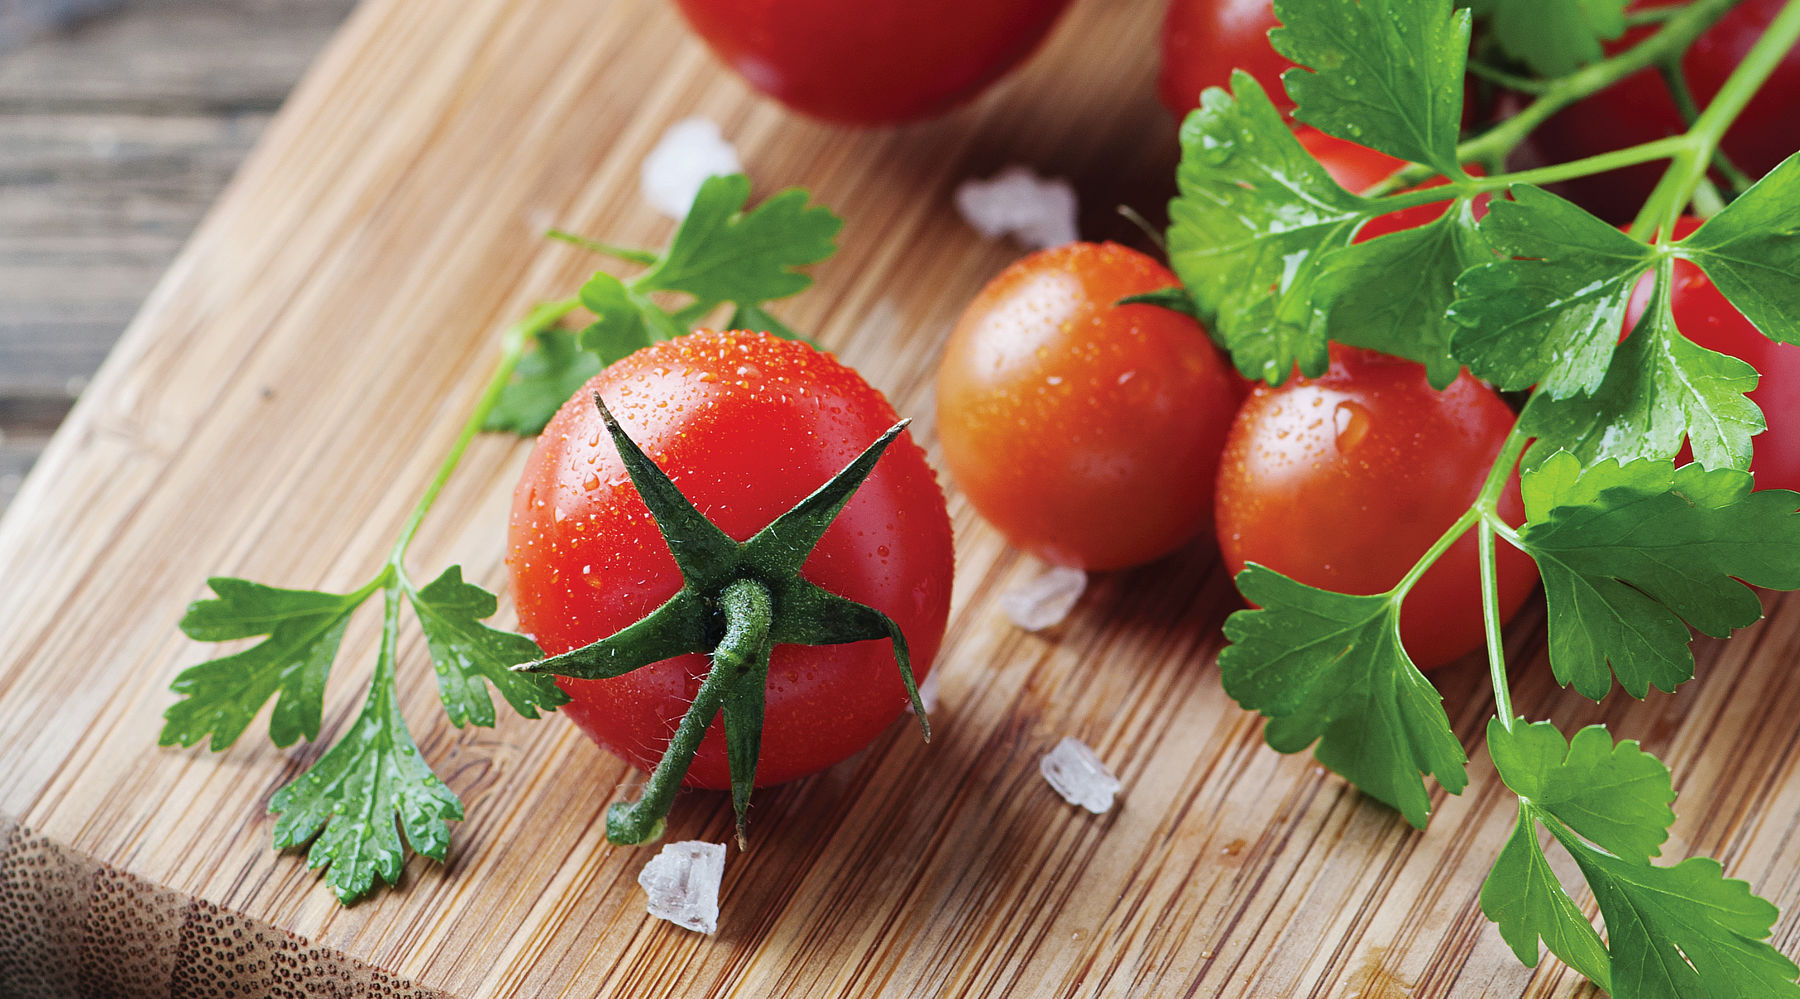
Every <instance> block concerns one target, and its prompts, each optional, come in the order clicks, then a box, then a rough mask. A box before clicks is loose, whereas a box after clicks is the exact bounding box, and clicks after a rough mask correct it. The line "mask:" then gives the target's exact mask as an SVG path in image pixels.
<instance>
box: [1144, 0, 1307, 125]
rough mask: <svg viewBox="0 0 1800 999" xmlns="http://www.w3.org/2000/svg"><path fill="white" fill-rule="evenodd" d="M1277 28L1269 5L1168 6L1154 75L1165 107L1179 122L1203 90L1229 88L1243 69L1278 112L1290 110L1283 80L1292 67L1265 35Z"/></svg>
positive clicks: (1237, 1)
mask: <svg viewBox="0 0 1800 999" xmlns="http://www.w3.org/2000/svg"><path fill="white" fill-rule="evenodd" d="M1280 23H1281V22H1279V21H1277V20H1275V4H1274V3H1273V0H1170V2H1169V10H1168V13H1167V14H1165V15H1164V17H1163V30H1162V66H1161V68H1160V69H1159V70H1158V72H1157V74H1156V92H1157V95H1158V96H1160V97H1161V98H1162V102H1163V106H1164V107H1166V108H1168V109H1169V111H1170V113H1171V114H1173V115H1175V116H1176V117H1177V118H1179V117H1181V116H1183V115H1185V114H1187V113H1188V112H1189V111H1191V110H1193V109H1194V108H1196V107H1198V106H1199V104H1200V92H1201V91H1202V90H1205V89H1206V88H1207V87H1225V86H1229V85H1230V84H1231V71H1232V70H1234V69H1241V70H1243V71H1244V72H1246V73H1249V74H1250V75H1251V76H1253V77H1255V78H1256V82H1257V83H1260V84H1262V88H1263V90H1264V91H1265V92H1267V93H1268V95H1269V100H1271V101H1273V102H1274V103H1275V106H1276V107H1277V108H1279V109H1280V110H1281V111H1283V112H1287V111H1291V110H1293V108H1294V102H1293V101H1290V100H1288V96H1287V88H1285V87H1283V86H1282V85H1281V74H1282V73H1283V72H1285V71H1287V69H1288V68H1289V67H1291V66H1293V65H1294V64H1293V63H1291V62H1288V61H1287V60H1286V59H1284V58H1282V57H1281V56H1280V55H1279V54H1277V53H1276V51H1275V50H1274V49H1273V48H1271V47H1270V46H1269V29H1271V28H1273V27H1275V26H1276V25H1278V24H1280Z"/></svg>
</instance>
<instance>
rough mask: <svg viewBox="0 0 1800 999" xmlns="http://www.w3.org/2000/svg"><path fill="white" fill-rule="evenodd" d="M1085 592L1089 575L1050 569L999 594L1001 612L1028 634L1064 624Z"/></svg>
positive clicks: (1055, 567)
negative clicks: (1028, 632) (1064, 620)
mask: <svg viewBox="0 0 1800 999" xmlns="http://www.w3.org/2000/svg"><path fill="white" fill-rule="evenodd" d="M1086 589H1087V573H1085V572H1082V571H1081V570H1080V569H1071V568H1069V567H1067V566H1061V565H1057V566H1051V567H1050V568H1048V569H1046V570H1044V571H1043V572H1041V573H1039V574H1037V575H1036V576H1033V577H1032V578H1030V579H1028V580H1026V581H1025V582H1023V583H1020V584H1019V585H1017V586H1014V587H1013V588H1012V589H1010V590H1007V591H1006V592H1005V593H1002V594H1000V609H1001V610H1002V611H1004V612H1005V613H1006V616H1007V617H1008V618H1011V619H1012V623H1013V624H1016V625H1018V626H1019V627H1021V628H1024V629H1025V630H1026V631H1043V630H1044V629H1045V628H1054V627H1056V626H1057V625H1059V624H1061V623H1062V622H1063V619H1064V618H1066V617H1068V616H1069V612H1070V611H1072V610H1074V609H1075V603H1076V601H1078V600H1080V599H1081V594H1082V592H1083V591H1085V590H1086Z"/></svg>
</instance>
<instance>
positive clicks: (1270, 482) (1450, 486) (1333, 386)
mask: <svg viewBox="0 0 1800 999" xmlns="http://www.w3.org/2000/svg"><path fill="white" fill-rule="evenodd" d="M1513 422H1514V417H1513V412H1512V410H1510V409H1508V408H1507V406H1506V403H1504V402H1502V401H1501V400H1500V397H1499V396H1497V395H1495V394H1494V392H1493V390H1492V389H1489V388H1488V387H1487V386H1485V385H1483V384H1482V383H1480V382H1478V381H1476V380H1475V379H1474V378H1471V377H1470V376H1469V375H1468V374H1467V373H1466V372H1465V373H1463V374H1462V375H1460V376H1458V378H1457V379H1456V381H1454V382H1452V383H1451V384H1450V386H1449V387H1448V388H1446V389H1445V390H1444V391H1442V392H1437V391H1434V390H1433V389H1432V388H1431V386H1430V385H1429V384H1428V383H1427V382H1426V380H1425V369H1424V368H1423V367H1422V366H1420V365H1418V364H1414V363H1413V362H1411V361H1403V360H1399V359H1396V358H1392V357H1387V356H1385V355H1382V354H1377V353H1375V352H1374V351H1367V350H1354V349H1350V348H1345V347H1340V346H1338V345H1337V344H1333V345H1332V348H1331V367H1330V368H1329V369H1328V370H1327V371H1326V372H1325V374H1324V375H1322V376H1320V377H1318V378H1314V379H1305V378H1293V379H1289V380H1288V381H1287V382H1286V383H1284V384H1283V385H1282V386H1281V387H1279V388H1270V387H1269V386H1267V385H1262V384H1259V385H1257V386H1256V387H1255V388H1254V389H1253V390H1252V391H1251V393H1250V397H1249V398H1248V399H1246V400H1245V401H1244V406H1243V408H1242V409H1241V410H1239V411H1238V414H1237V419H1236V420H1235V421H1234V422H1233V423H1232V425H1231V435H1230V437H1228V438H1227V439H1226V443H1225V454H1224V458H1223V460H1222V462H1221V464H1220V467H1219V490H1218V496H1217V503H1218V506H1217V516H1218V529H1219V550H1220V553H1221V554H1222V555H1223V556H1224V558H1225V562H1226V564H1227V565H1228V566H1230V568H1231V570H1232V572H1234V573H1235V572H1238V571H1239V570H1241V569H1243V567H1244V565H1245V564H1246V563H1249V562H1255V563H1258V564H1260V565H1264V566H1267V567H1268V568H1271V569H1274V570H1276V571H1277V572H1280V573H1283V574H1285V575H1287V576H1289V577H1291V578H1293V579H1297V580H1299V581H1300V582H1302V583H1306V584H1308V585H1310V586H1317V587H1321V588H1324V589H1330V590H1335V591H1337V592H1339V593H1381V592H1384V591H1386V590H1389V589H1391V588H1393V586H1394V584H1396V583H1398V582H1399V581H1400V579H1401V577H1403V576H1404V575H1405V574H1406V573H1407V571H1408V570H1410V569H1411V568H1412V566H1413V564H1414V563H1415V562H1417V561H1418V559H1419V557H1420V556H1421V555H1423V554H1424V553H1425V552H1426V550H1427V549H1429V548H1430V547H1431V546H1432V544H1433V543H1434V542H1436V541H1437V539H1438V537H1439V536H1441V535H1442V534H1443V533H1444V531H1445V530H1447V529H1448V528H1449V527H1450V525H1451V524H1452V523H1454V522H1455V521H1456V519H1457V518H1458V517H1460V516H1462V514H1463V513H1464V511H1466V510H1467V509H1468V508H1469V506H1470V505H1471V504H1472V503H1473V502H1474V500H1475V497H1476V496H1477V495H1479V493H1480V492H1481V485H1482V482H1483V481H1485V479H1486V478H1487V474H1488V470H1489V469H1490V468H1491V467H1492V465H1493V462H1494V459H1495V456H1496V455H1497V454H1498V453H1499V451H1500V447H1501V445H1502V444H1503V443H1504V441H1505V439H1506V436H1507V433H1508V431H1509V430H1511V429H1512V425H1513ZM1500 513H1501V516H1502V517H1503V518H1504V519H1505V520H1506V521H1507V522H1508V523H1512V524H1519V523H1523V522H1524V520H1525V509H1524V503H1523V501H1522V500H1521V499H1520V496H1519V484H1518V476H1517V474H1516V473H1515V474H1514V476H1513V479H1512V481H1511V482H1510V483H1508V485H1507V488H1506V491H1505V493H1504V494H1503V496H1502V498H1501V501H1500ZM1497 548H1498V557H1499V569H1500V577H1499V578H1500V612H1501V616H1502V619H1504V618H1508V617H1511V616H1512V615H1513V613H1514V612H1516V611H1517V610H1518V609H1519V605H1520V604H1522V603H1524V602H1525V598H1526V597H1527V596H1529V595H1530V594H1531V591H1532V589H1533V588H1535V587H1536V585H1537V567H1536V565H1535V564H1534V563H1533V562H1532V561H1531V559H1530V558H1529V557H1528V556H1526V555H1525V554H1524V553H1523V552H1520V551H1518V550H1517V549H1515V548H1513V547H1512V546H1510V545H1508V544H1506V543H1505V542H1504V541H1501V542H1498V544H1497ZM1479 571H1480V570H1479V568H1478V565H1477V562H1476V538H1475V532H1474V531H1470V532H1469V533H1468V534H1465V535H1463V537H1462V538H1461V539H1459V540H1458V541H1457V542H1456V544H1455V545H1454V546H1453V547H1452V548H1451V549H1450V550H1449V551H1448V552H1446V553H1445V554H1444V556H1443V557H1442V558H1441V559H1439V560H1438V562H1437V563H1436V564H1434V565H1433V566H1432V567H1431V568H1430V569H1429V570H1427V571H1426V573H1425V575H1424V577H1423V578H1421V579H1420V580H1419V582H1418V584H1417V585H1416V586H1414V587H1413V589H1412V590H1411V592H1409V593H1408V594H1407V597H1406V602H1405V604H1404V605H1403V607H1402V609H1401V617H1400V635H1401V641H1402V642H1403V643H1404V644H1405V646H1406V651H1407V654H1408V655H1410V656H1411V657H1412V660H1413V662H1414V663H1415V664H1417V665H1418V666H1419V667H1420V668H1421V669H1429V668H1431V667H1434V666H1439V665H1442V664H1444V663H1447V662H1449V661H1451V660H1453V659H1455V658H1457V657H1458V656H1461V655H1462V654H1464V653H1466V652H1468V651H1470V650H1472V649H1474V648H1476V647H1478V646H1480V645H1481V644H1482V637H1483V628H1482V614H1481V580H1480V575H1479Z"/></svg>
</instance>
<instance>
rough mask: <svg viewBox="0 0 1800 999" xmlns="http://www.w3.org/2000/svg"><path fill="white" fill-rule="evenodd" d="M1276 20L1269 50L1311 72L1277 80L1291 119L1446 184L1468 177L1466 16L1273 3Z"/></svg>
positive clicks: (1373, 5)
mask: <svg viewBox="0 0 1800 999" xmlns="http://www.w3.org/2000/svg"><path fill="white" fill-rule="evenodd" d="M1275 16H1276V18H1277V19H1278V20H1280V21H1281V25H1282V26H1281V27H1278V28H1276V29H1274V30H1273V31H1271V32H1269V41H1270V43H1271V44H1273V45H1274V46H1275V50H1276V51H1277V52H1280V53H1281V54H1282V55H1284V56H1286V57H1288V59H1290V60H1292V61H1293V62H1294V63H1295V64H1296V65H1298V66H1302V67H1306V69H1290V70H1288V71H1287V72H1286V73H1284V74H1282V77H1281V82H1282V83H1283V84H1284V85H1285V86H1286V87H1287V92H1288V95H1289V96H1291V97H1292V98H1293V99H1294V103H1295V105H1296V108H1295V111H1294V117H1295V118H1298V119H1299V120H1301V121H1303V122H1306V123H1307V124H1309V125H1312V126H1314V127H1316V128H1318V129H1319V130H1320V131H1323V132H1327V133H1329V134H1331V135H1335V136H1337V137H1338V138H1340V139H1348V140H1349V141H1351V142H1357V143H1361V144H1362V145H1365V146H1368V147H1370V148H1371V149H1379V150H1381V151H1382V152H1384V153H1387V154H1389V155H1391V156H1398V157H1400V158H1401V159H1403V160H1412V161H1413V162H1415V163H1425V164H1429V165H1430V166H1431V167H1433V168H1434V169H1436V170H1437V172H1439V173H1441V174H1444V175H1446V176H1451V177H1454V176H1458V175H1460V174H1461V173H1462V167H1461V165H1460V164H1459V163H1457V161H1456V142H1457V138H1458V132H1459V131H1460V129H1461V127H1462V100H1463V65H1464V63H1465V62H1466V61H1467V59H1468V53H1469V14H1468V12H1467V11H1458V10H1455V9H1453V8H1452V7H1451V5H1450V0H1360V2H1357V3H1344V2H1338V3H1318V2H1304V3H1303V2H1297V0H1276V3H1275ZM1308 69H1310V70H1311V72H1307V70H1308ZM1233 88H1234V89H1236V85H1235V84H1234V85H1233Z"/></svg>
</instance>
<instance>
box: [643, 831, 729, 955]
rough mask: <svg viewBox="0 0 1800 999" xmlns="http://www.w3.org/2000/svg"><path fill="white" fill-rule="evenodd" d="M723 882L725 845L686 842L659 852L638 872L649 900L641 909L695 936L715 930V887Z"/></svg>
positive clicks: (717, 899) (717, 922) (716, 918)
mask: <svg viewBox="0 0 1800 999" xmlns="http://www.w3.org/2000/svg"><path fill="white" fill-rule="evenodd" d="M724 879H725V844H723V843H702V842H700V841H698V840H688V841H686V842H682V843H670V844H669V845H667V846H665V847H663V848H662V850H661V851H660V852H658V853H657V855H656V856H654V857H652V858H650V862H649V863H647V864H645V865H644V869H643V870H641V871H639V872H638V884H640V885H642V886H643V888H644V892H645V893H646V894H647V895H649V896H650V898H649V900H648V901H647V902H646V903H645V908H647V909H648V910H649V911H650V914H651V915H652V916H655V917H656V918H658V919H666V920H668V921H669V922H671V923H674V924H675V925H677V926H682V927H686V928H687V929H690V930H693V931H695V932H697V933H712V932H714V931H716V930H717V929H718V928H719V883H720V882H721V881H723V880H724Z"/></svg>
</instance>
